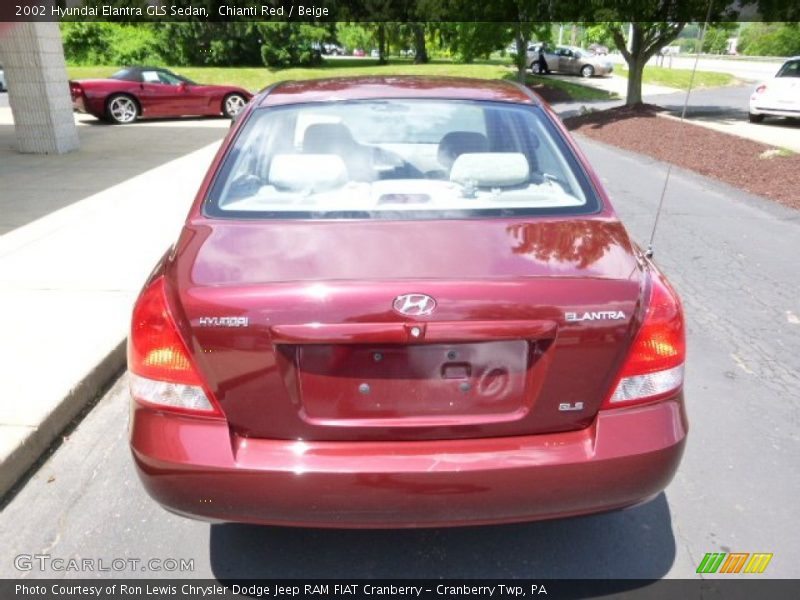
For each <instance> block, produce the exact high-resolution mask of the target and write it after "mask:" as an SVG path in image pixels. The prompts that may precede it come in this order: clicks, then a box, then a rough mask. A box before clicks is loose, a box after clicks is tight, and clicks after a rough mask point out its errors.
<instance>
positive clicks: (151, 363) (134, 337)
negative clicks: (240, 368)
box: [128, 277, 220, 416]
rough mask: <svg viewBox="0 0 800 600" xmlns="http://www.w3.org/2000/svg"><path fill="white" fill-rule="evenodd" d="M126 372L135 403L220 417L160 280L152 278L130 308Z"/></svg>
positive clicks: (162, 280) (161, 278) (160, 278)
mask: <svg viewBox="0 0 800 600" xmlns="http://www.w3.org/2000/svg"><path fill="white" fill-rule="evenodd" d="M128 370H129V371H130V372H131V377H130V387H131V394H132V395H133V397H134V398H135V399H136V400H138V401H141V402H146V403H148V404H153V405H155V406H158V407H160V408H170V409H177V410H179V411H182V412H192V413H197V414H205V415H214V416H219V415H220V411H219V410H218V409H217V408H216V406H215V404H214V402H213V401H212V399H211V398H210V396H209V394H207V393H206V390H205V389H204V387H203V384H202V381H201V379H200V376H199V375H198V373H197V370H196V369H195V367H194V364H193V363H192V359H191V357H190V355H189V351H188V349H187V347H186V344H185V343H184V342H183V339H182V338H181V335H180V332H179V331H178V328H177V326H176V325H175V320H174V319H173V318H172V315H171V314H170V311H169V306H168V305H167V297H166V293H165V288H164V278H163V277H158V278H156V279H154V280H153V281H152V282H151V283H150V285H148V286H147V288H145V290H144V291H143V292H142V294H141V295H140V296H139V299H138V300H137V302H136V305H135V306H134V309H133V319H132V321H131V332H130V336H129V337H128Z"/></svg>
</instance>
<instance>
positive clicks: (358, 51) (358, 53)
mask: <svg viewBox="0 0 800 600" xmlns="http://www.w3.org/2000/svg"><path fill="white" fill-rule="evenodd" d="M366 55H367V53H366V52H364V51H363V50H362V49H361V48H356V49H355V50H353V56H358V57H362V56H366Z"/></svg>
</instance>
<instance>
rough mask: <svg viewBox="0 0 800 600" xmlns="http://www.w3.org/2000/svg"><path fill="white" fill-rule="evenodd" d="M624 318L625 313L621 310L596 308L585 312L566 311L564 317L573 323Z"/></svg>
mask: <svg viewBox="0 0 800 600" xmlns="http://www.w3.org/2000/svg"><path fill="white" fill-rule="evenodd" d="M624 318H625V313H624V312H622V311H621V310H594V311H591V312H584V313H575V312H567V313H564V319H566V320H567V321H569V322H571V323H579V322H581V321H616V320H619V319H624Z"/></svg>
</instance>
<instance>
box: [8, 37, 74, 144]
mask: <svg viewBox="0 0 800 600" xmlns="http://www.w3.org/2000/svg"><path fill="white" fill-rule="evenodd" d="M0 59H1V60H2V64H3V69H4V70H5V76H6V84H7V86H8V100H9V103H10V104H11V113H12V115H13V117H14V125H15V131H16V135H17V146H18V148H19V151H20V152H27V153H32V154H63V153H64V152H70V151H71V150H75V149H77V148H78V145H79V143H80V142H79V140H78V131H77V129H76V128H75V119H74V117H73V115H72V99H71V98H70V94H69V86H68V84H67V67H66V63H65V62H64V48H63V47H62V44H61V32H60V31H59V29H58V23H16V24H15V25H14V26H12V27H8V28H5V29H4V30H3V32H2V35H0Z"/></svg>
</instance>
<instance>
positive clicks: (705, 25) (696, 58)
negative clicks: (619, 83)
mask: <svg viewBox="0 0 800 600" xmlns="http://www.w3.org/2000/svg"><path fill="white" fill-rule="evenodd" d="M713 4H714V0H709V2H708V12H706V20H705V21H704V22H703V28H702V29H701V30H700V34H699V35H698V37H697V48H696V49H695V55H694V65H693V66H692V74H691V75H690V76H689V87H688V88H687V89H686V97H685V98H684V99H683V109H682V110H681V118H680V122H679V124H678V129H677V130H676V131H675V133H674V135H673V138H672V142H673V147H675V148H677V147H678V142H679V141H680V138H681V134H682V133H683V122H684V120H685V119H686V108H687V107H688V106H689V96H690V95H691V93H692V86H693V85H694V74H695V73H696V72H697V62H698V61H699V60H700V53H701V52H702V51H703V41H705V38H706V29H707V28H708V21H709V20H710V19H711V7H712V5H713ZM671 174H672V163H667V175H666V177H664V187H662V188H661V197H660V198H659V199H658V208H657V209H656V218H655V220H654V221H653V229H652V231H651V232H650V242H649V243H648V244H647V251H646V252H645V255H646V256H647V258H652V257H653V254H654V249H653V241H654V240H655V237H656V229H658V221H659V219H660V218H661V208H662V207H663V206H664V197H665V196H666V195H667V187H668V186H669V176H670V175H671Z"/></svg>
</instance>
